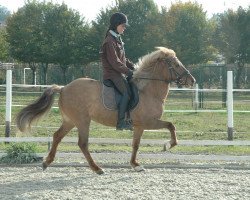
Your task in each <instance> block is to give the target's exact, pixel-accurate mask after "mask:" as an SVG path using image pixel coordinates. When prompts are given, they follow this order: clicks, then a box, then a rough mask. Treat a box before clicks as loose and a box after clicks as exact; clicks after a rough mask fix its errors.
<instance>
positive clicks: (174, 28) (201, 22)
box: [164, 2, 209, 64]
mask: <svg viewBox="0 0 250 200" xmlns="http://www.w3.org/2000/svg"><path fill="white" fill-rule="evenodd" d="M164 13H165V15H164V16H165V21H164V25H165V26H164V27H165V30H164V32H165V35H166V43H167V45H168V46H170V47H171V48H172V49H174V50H175V51H176V53H177V55H179V57H180V59H181V60H182V61H183V63H185V64H197V63H204V62H206V61H207V60H208V58H207V56H208V54H207V53H206V52H207V50H208V42H207V38H208V32H209V31H208V27H209V26H208V22H207V20H206V12H204V11H203V9H202V7H201V5H199V4H198V3H191V2H187V3H182V2H178V3H176V4H172V6H171V7H170V9H169V10H168V11H166V10H165V11H164Z"/></svg>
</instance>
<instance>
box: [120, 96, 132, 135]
mask: <svg viewBox="0 0 250 200" xmlns="http://www.w3.org/2000/svg"><path fill="white" fill-rule="evenodd" d="M128 100H129V97H128V94H127V93H125V94H124V95H123V96H122V99H121V101H120V104H119V106H118V120H117V125H116V130H133V127H132V124H131V123H128V122H127V121H125V113H126V111H127V106H128Z"/></svg>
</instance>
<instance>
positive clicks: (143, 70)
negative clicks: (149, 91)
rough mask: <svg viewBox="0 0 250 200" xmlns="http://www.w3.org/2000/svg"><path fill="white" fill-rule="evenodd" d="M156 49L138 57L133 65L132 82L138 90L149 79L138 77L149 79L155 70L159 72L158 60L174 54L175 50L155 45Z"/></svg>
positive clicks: (154, 73) (154, 74)
mask: <svg viewBox="0 0 250 200" xmlns="http://www.w3.org/2000/svg"><path fill="white" fill-rule="evenodd" d="M156 49H157V50H156V51H154V52H152V53H149V54H147V55H145V56H143V57H142V58H140V59H139V61H138V63H137V64H136V65H135V68H136V71H135V72H134V75H133V78H134V79H133V82H134V83H135V84H136V85H137V87H138V89H139V90H142V89H143V88H144V87H145V86H146V85H147V84H148V82H149V81H150V80H147V79H140V78H149V79H150V78H153V77H154V76H156V75H157V74H156V73H157V72H158V73H161V71H159V70H157V69H158V68H159V67H160V65H159V61H161V60H162V59H166V58H168V57H173V56H175V52H174V51H173V50H171V49H168V48H165V47H156Z"/></svg>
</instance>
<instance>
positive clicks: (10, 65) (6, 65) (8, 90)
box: [0, 63, 14, 137]
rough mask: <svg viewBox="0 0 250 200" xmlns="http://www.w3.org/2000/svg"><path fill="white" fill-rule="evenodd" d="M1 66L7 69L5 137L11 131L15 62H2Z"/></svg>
mask: <svg viewBox="0 0 250 200" xmlns="http://www.w3.org/2000/svg"><path fill="white" fill-rule="evenodd" d="M0 68H1V69H5V70H6V112H5V137H10V131H11V104H12V69H13V68H14V64H13V63H0Z"/></svg>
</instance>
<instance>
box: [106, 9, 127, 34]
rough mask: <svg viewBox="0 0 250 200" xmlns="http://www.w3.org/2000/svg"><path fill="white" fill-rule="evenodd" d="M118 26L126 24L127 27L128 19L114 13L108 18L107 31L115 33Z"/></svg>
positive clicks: (121, 14)
mask: <svg viewBox="0 0 250 200" xmlns="http://www.w3.org/2000/svg"><path fill="white" fill-rule="evenodd" d="M120 24H126V25H127V26H128V18H127V16H126V15H124V14H123V13H119V12H117V13H114V14H113V15H112V16H111V17H110V26H109V29H111V30H113V31H116V28H117V26H119V25H120Z"/></svg>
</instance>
